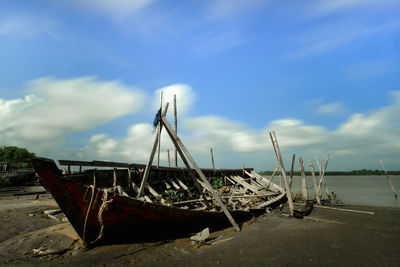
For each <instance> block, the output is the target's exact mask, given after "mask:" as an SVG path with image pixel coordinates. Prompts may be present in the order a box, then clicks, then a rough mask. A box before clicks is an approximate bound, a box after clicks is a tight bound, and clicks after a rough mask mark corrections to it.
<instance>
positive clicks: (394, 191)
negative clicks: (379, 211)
mask: <svg viewBox="0 0 400 267" xmlns="http://www.w3.org/2000/svg"><path fill="white" fill-rule="evenodd" d="M380 162H381V165H382V168H383V171H384V172H385V175H386V178H387V179H388V181H389V184H390V188H392V192H393V195H394V197H395V198H397V192H396V190H394V187H393V184H392V181H391V180H390V178H389V175H388V173H387V171H386V169H385V166H384V165H383V161H382V160H380Z"/></svg>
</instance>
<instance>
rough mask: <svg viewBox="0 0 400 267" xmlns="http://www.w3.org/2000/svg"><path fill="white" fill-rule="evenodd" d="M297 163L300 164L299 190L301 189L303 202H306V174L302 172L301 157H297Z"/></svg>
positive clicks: (302, 163)
mask: <svg viewBox="0 0 400 267" xmlns="http://www.w3.org/2000/svg"><path fill="white" fill-rule="evenodd" d="M299 162H300V170H301V188H302V189H303V197H304V199H305V200H307V199H308V192H307V182H306V173H305V171H304V162H303V158H302V157H299Z"/></svg>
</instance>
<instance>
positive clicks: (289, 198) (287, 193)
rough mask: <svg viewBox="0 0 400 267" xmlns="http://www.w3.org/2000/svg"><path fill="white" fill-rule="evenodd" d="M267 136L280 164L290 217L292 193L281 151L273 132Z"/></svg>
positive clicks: (291, 213) (291, 212)
mask: <svg viewBox="0 0 400 267" xmlns="http://www.w3.org/2000/svg"><path fill="white" fill-rule="evenodd" d="M269 136H270V138H271V141H272V145H273V147H274V150H275V154H276V157H277V159H278V162H279V164H280V168H281V172H282V176H283V181H284V182H285V188H286V197H287V199H288V203H289V210H290V215H293V212H294V205H293V199H292V193H291V192H290V186H289V182H288V180H287V177H286V172H285V166H284V165H283V160H282V155H281V151H280V150H279V144H278V140H277V139H276V135H275V132H274V131H272V132H269Z"/></svg>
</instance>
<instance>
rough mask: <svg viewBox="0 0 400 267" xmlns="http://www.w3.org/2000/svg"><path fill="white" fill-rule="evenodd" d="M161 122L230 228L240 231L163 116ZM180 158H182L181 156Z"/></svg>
mask: <svg viewBox="0 0 400 267" xmlns="http://www.w3.org/2000/svg"><path fill="white" fill-rule="evenodd" d="M162 121H163V124H164V126H165V129H166V130H167V132H168V134H169V136H170V137H171V140H172V142H174V144H175V146H176V148H177V149H179V150H182V152H183V153H184V154H185V156H186V157H187V158H188V159H189V161H190V162H191V163H192V165H193V167H194V169H195V170H196V172H197V174H198V175H199V176H200V178H201V180H202V182H203V183H204V184H205V185H206V189H207V190H208V191H209V192H210V193H211V194H212V196H213V198H215V200H216V202H217V203H218V206H220V207H221V209H222V211H223V212H224V213H225V216H226V217H227V218H228V220H229V221H230V222H231V224H232V226H233V227H234V228H235V230H236V231H240V228H239V226H238V225H237V224H236V222H235V220H234V219H233V217H232V215H231V214H230V213H229V211H228V210H227V208H226V207H225V205H224V203H223V202H222V200H221V198H220V197H219V196H218V194H217V193H216V192H215V190H214V189H213V188H212V186H211V184H210V183H209V182H208V180H207V178H206V177H205V176H204V174H203V172H202V171H201V170H200V168H199V166H198V165H197V163H196V162H195V161H194V159H193V158H192V156H191V155H190V153H189V151H188V150H187V149H186V147H185V145H184V144H183V143H182V141H181V139H180V138H179V137H178V135H177V134H176V133H175V131H174V130H173V129H172V126H171V125H170V124H169V122H168V120H167V118H166V117H164V116H163V117H162ZM181 157H182V155H181ZM183 158H184V157H182V159H183ZM187 167H188V169H190V166H187Z"/></svg>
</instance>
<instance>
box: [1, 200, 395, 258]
mask: <svg viewBox="0 0 400 267" xmlns="http://www.w3.org/2000/svg"><path fill="white" fill-rule="evenodd" d="M55 208H57V205H56V203H55V202H54V200H52V199H51V197H50V196H49V195H41V196H40V197H39V199H35V198H34V196H24V197H19V198H15V197H9V198H3V199H0V225H1V229H2V231H0V264H1V265H6V264H11V265H37V264H40V265H45V266H54V265H61V264H66V265H71V266H72V265H74V266H76V265H79V266H99V265H126V264H130V265H138V266H187V265H189V264H190V265H191V266H211V265H221V266H227V265H231V266H265V265H272V266H288V265H291V266H292V265H308V266H321V265H328V266H334V265H336V266H337V265H340V266H350V265H351V266H361V265H362V266H395V265H397V264H398V262H399V260H400V241H399V236H400V209H397V208H384V207H371V206H344V207H340V208H344V209H352V210H359V211H368V212H371V213H356V212H348V211H342V210H332V209H323V208H318V207H315V208H314V210H313V211H312V213H311V215H310V216H307V217H305V218H304V219H295V218H291V217H289V216H287V214H286V212H285V211H286V208H287V207H285V208H284V209H283V210H282V212H280V213H270V214H265V215H262V216H260V217H258V218H255V219H254V220H252V221H250V222H246V223H245V224H244V225H243V226H242V231H241V232H235V231H234V230H233V229H232V228H228V229H225V230H223V231H219V232H214V233H211V234H210V239H215V240H216V241H215V242H213V243H211V244H210V245H203V246H201V247H199V246H198V245H192V244H191V240H190V238H189V237H187V238H180V239H176V240H166V241H164V242H157V243H139V244H121V245H107V246H101V247H95V248H91V249H87V248H84V247H83V246H82V243H81V242H80V239H79V237H78V236H77V234H76V233H75V231H74V230H73V228H72V226H71V225H70V224H69V223H68V222H67V223H65V222H64V223H63V222H62V217H63V214H62V213H61V214H57V216H56V217H57V218H58V220H59V221H57V220H56V219H54V218H53V219H52V218H49V217H47V216H46V215H44V213H43V211H44V210H50V209H55ZM372 213H373V214H372ZM200 230H202V229H199V231H200Z"/></svg>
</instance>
